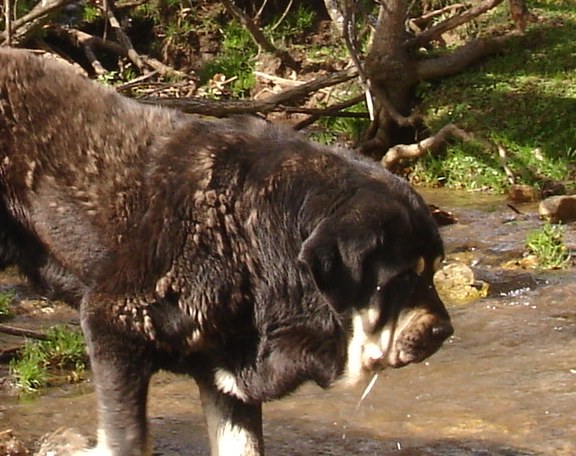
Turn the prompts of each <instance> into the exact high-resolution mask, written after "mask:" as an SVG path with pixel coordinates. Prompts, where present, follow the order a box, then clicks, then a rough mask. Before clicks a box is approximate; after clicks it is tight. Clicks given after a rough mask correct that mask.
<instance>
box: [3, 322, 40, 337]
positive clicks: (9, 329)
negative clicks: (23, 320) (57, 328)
mask: <svg viewBox="0 0 576 456" xmlns="http://www.w3.org/2000/svg"><path fill="white" fill-rule="evenodd" d="M0 333H4V334H10V335H11V336H20V337H30V338H31V339H37V340H48V339H49V337H48V336H47V335H46V334H44V333H42V332H39V331H33V330H31V329H23V328H16V327H15V326H8V325H3V324H0Z"/></svg>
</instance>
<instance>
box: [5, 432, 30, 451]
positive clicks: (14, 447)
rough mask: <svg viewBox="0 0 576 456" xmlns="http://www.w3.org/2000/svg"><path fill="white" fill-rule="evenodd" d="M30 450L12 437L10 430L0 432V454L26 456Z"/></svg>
mask: <svg viewBox="0 0 576 456" xmlns="http://www.w3.org/2000/svg"><path fill="white" fill-rule="evenodd" d="M29 454H30V452H29V451H28V450H27V449H26V447H25V446H24V444H23V443H22V442H21V441H20V440H18V439H17V438H16V437H14V434H13V432H12V430H10V429H9V430H6V431H1V432H0V456H28V455H29Z"/></svg>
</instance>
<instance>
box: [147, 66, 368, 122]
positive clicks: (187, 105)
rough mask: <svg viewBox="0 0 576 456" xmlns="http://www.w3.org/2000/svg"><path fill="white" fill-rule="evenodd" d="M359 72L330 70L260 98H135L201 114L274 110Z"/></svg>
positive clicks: (347, 79)
mask: <svg viewBox="0 0 576 456" xmlns="http://www.w3.org/2000/svg"><path fill="white" fill-rule="evenodd" d="M357 76H358V71H357V70H356V68H348V69H346V70H342V71H338V72H336V73H332V74H330V75H329V76H323V77H320V78H317V79H314V80H312V81H310V82H306V83H304V84H301V85H299V86H296V87H291V88H289V89H286V90H284V91H283V92H280V93H277V94H276V95H272V96H270V97H268V98H265V99H263V100H248V101H244V100H234V101H222V100H206V99H204V98H152V97H145V98H139V99H138V100H139V101H141V102H142V103H146V104H155V105H162V106H168V107H171V108H175V109H179V110H181V111H183V112H188V113H197V114H204V115H208V116H214V117H226V116H230V115H234V114H249V113H255V112H260V113H268V112H273V111H284V110H286V109H287V108H286V106H284V104H290V103H293V102H295V101H296V100H301V99H303V98H306V97H308V96H309V95H310V94H312V93H315V92H317V91H318V90H320V89H323V88H324V87H330V86H333V85H336V84H340V83H342V82H346V81H349V80H350V79H353V78H355V77H357Z"/></svg>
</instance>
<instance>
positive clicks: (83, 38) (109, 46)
mask: <svg viewBox="0 0 576 456" xmlns="http://www.w3.org/2000/svg"><path fill="white" fill-rule="evenodd" d="M51 30H53V31H54V32H56V33H57V34H58V35H59V36H61V37H63V38H66V39H68V40H69V41H71V42H72V43H73V44H74V45H76V46H78V47H81V48H83V49H84V50H85V52H86V47H88V48H90V49H92V48H94V47H99V48H102V49H105V50H107V51H109V52H112V53H114V54H117V55H119V56H121V57H128V49H126V48H125V47H124V46H122V45H120V44H118V43H116V42H115V41H110V40H105V39H103V38H100V37H99V36H94V35H90V34H89V33H86V32H83V31H81V30H77V29H74V28H70V27H62V26H59V25H53V26H52V27H51ZM94 58H95V56H94ZM139 58H140V59H141V60H142V61H143V62H144V63H145V64H146V65H148V66H149V67H151V68H153V69H154V70H155V71H158V73H160V74H164V75H165V74H168V75H178V76H182V77H185V76H186V74H185V73H183V72H181V71H178V70H176V69H174V68H172V67H170V66H168V65H165V64H164V63H162V62H160V61H159V60H157V59H154V58H152V57H148V56H146V55H139ZM98 64H99V62H98ZM98 64H96V65H98ZM94 65H95V63H92V66H93V67H94ZM95 71H96V73H97V74H100V73H99V72H98V70H96V68H95Z"/></svg>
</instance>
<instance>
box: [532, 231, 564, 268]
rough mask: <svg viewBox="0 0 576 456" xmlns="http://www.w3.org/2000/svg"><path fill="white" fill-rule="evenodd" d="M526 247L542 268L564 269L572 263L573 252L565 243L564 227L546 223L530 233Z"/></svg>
mask: <svg viewBox="0 0 576 456" xmlns="http://www.w3.org/2000/svg"><path fill="white" fill-rule="evenodd" d="M526 249H527V250H528V253H529V254H532V255H534V256H535V257H536V258H537V260H538V266H539V267H541V268H542V269H562V268H565V267H567V266H568V265H569V264H570V258H571V252H570V250H569V249H568V248H567V247H566V244H564V227H563V226H561V225H553V224H551V223H545V224H544V225H543V226H542V228H540V229H539V230H536V231H533V232H531V233H528V236H527V237H526Z"/></svg>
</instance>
